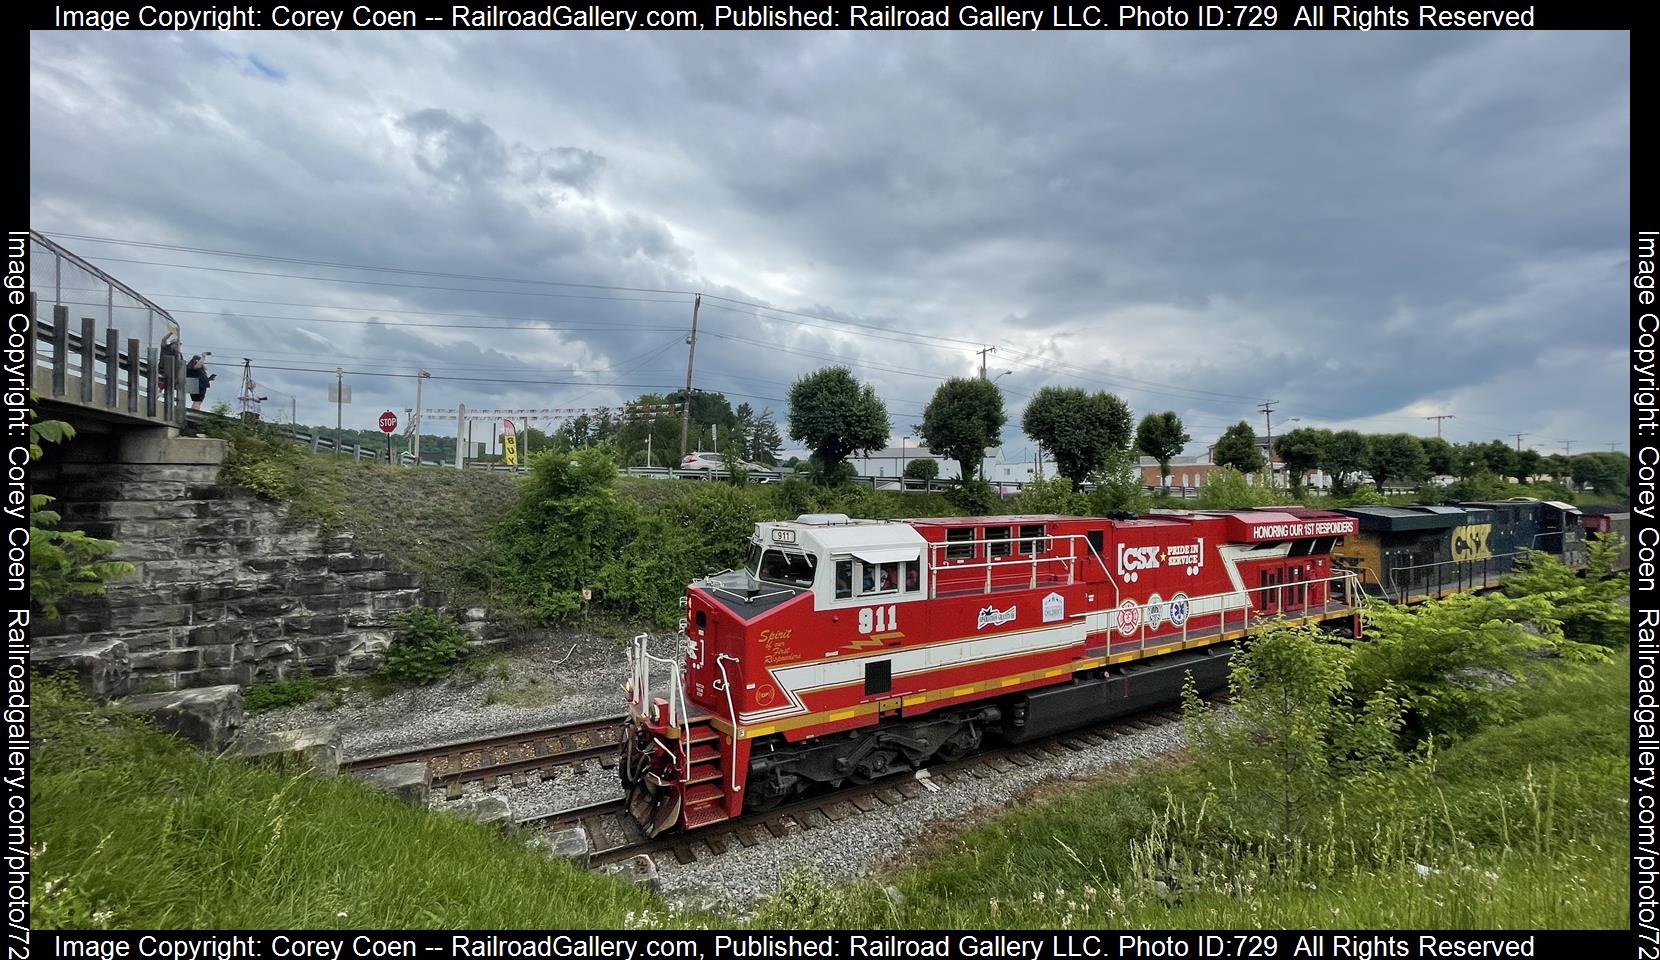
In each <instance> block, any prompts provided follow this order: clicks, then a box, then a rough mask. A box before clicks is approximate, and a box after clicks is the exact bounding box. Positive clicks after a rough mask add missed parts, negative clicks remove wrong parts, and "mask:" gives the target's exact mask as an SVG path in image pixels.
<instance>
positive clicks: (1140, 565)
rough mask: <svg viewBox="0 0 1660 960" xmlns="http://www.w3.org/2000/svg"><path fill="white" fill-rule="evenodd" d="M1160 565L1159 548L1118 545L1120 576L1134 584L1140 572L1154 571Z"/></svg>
mask: <svg viewBox="0 0 1660 960" xmlns="http://www.w3.org/2000/svg"><path fill="white" fill-rule="evenodd" d="M1158 565H1159V548H1158V547H1127V546H1125V545H1124V544H1122V543H1121V544H1119V545H1118V575H1119V576H1121V577H1123V578H1124V579H1125V581H1127V582H1129V583H1134V582H1135V581H1136V579H1137V577H1138V576H1139V574H1137V573H1136V571H1138V570H1152V569H1155V568H1156V567H1157V566H1158Z"/></svg>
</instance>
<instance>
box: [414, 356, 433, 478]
mask: <svg viewBox="0 0 1660 960" xmlns="http://www.w3.org/2000/svg"><path fill="white" fill-rule="evenodd" d="M430 376H432V374H430V373H428V372H426V371H425V370H421V371H419V372H417V373H416V374H415V412H414V413H412V414H411V415H410V416H411V417H412V419H413V420H414V423H413V424H412V426H414V428H415V445H414V447H413V448H411V450H410V451H409V452H410V453H411V454H412V455H413V456H414V457H415V465H416V466H417V467H418V466H420V465H421V381H422V380H425V379H426V378H427V377H430Z"/></svg>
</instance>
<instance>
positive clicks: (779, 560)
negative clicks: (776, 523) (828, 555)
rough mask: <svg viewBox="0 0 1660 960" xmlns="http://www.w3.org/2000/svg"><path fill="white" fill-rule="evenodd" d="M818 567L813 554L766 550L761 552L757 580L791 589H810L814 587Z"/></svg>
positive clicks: (756, 572) (756, 573) (756, 574)
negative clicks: (814, 575)
mask: <svg viewBox="0 0 1660 960" xmlns="http://www.w3.org/2000/svg"><path fill="white" fill-rule="evenodd" d="M817 566H818V563H817V558H816V557H814V556H813V555H812V554H808V553H798V552H796V551H794V550H774V549H765V550H762V551H761V558H760V565H759V567H758V568H757V569H756V571H755V579H757V580H764V581H766V582H768V583H782V584H785V585H787V586H791V587H810V586H812V585H813V571H814V570H815V569H816V568H817Z"/></svg>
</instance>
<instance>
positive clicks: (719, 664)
mask: <svg viewBox="0 0 1660 960" xmlns="http://www.w3.org/2000/svg"><path fill="white" fill-rule="evenodd" d="M727 660H730V661H732V662H733V663H737V662H738V658H737V657H729V656H727V655H726V654H724V653H717V654H715V667H716V669H718V670H720V682H721V687H722V688H724V690H725V691H726V715H727V716H728V717H729V718H730V719H731V721H732V736H731V737H730V738H729V739H731V741H732V762H731V763H730V764H728V766H729V767H730V769H731V777H732V792H733V793H738V792H740V791H742V790H743V785H742V784H740V783H739V782H738V736H739V732H738V709H737V707H735V706H733V704H732V681H731V680H730V679H728V678H727V676H726V662H725V661H727ZM684 752H685V754H686V755H687V756H688V757H689V756H691V753H692V751H691V748H690V746H687V747H685V748H684ZM686 770H687V773H686V777H687V779H690V778H691V766H690V762H689V761H688V765H687V767H686Z"/></svg>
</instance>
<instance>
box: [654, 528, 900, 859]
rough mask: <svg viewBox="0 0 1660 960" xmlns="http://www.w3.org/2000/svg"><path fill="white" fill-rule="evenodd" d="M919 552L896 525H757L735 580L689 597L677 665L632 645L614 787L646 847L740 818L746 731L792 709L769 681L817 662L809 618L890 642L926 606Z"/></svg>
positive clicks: (792, 698) (793, 700) (797, 707)
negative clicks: (625, 794) (624, 795)
mask: <svg viewBox="0 0 1660 960" xmlns="http://www.w3.org/2000/svg"><path fill="white" fill-rule="evenodd" d="M923 549H924V545H923V540H922V537H921V536H920V535H919V534H917V532H916V531H915V530H914V529H913V528H911V527H910V526H908V525H906V524H903V523H892V522H885V521H869V520H852V519H850V518H848V517H846V516H844V515H841V514H817V515H812V514H809V515H803V516H801V517H799V518H797V519H796V520H794V521H780V522H776V523H760V524H757V525H756V528H755V533H754V534H753V535H752V536H751V538H750V541H749V544H748V547H747V550H746V555H745V560H744V564H743V566H741V567H738V568H735V569H732V570H726V571H723V572H721V573H718V574H715V575H713V576H709V577H705V578H703V579H700V580H697V581H694V582H693V583H692V584H691V585H690V587H689V588H688V589H687V593H686V599H685V601H684V602H685V606H686V619H685V620H683V621H681V626H680V632H679V640H680V650H679V651H677V654H678V655H677V656H674V657H670V658H663V657H658V656H654V655H653V654H652V653H651V652H650V651H649V650H647V649H646V646H647V645H646V640H645V638H644V637H641V638H638V639H637V640H636V643H635V649H634V651H633V654H632V665H631V674H630V686H629V689H628V691H627V692H628V701H629V712H630V719H631V724H630V733H629V734H628V737H629V739H628V742H627V743H626V744H625V751H624V752H625V756H626V757H627V762H625V763H624V764H623V768H622V776H623V780H624V784H625V786H626V787H627V789H628V790H629V794H630V804H631V808H632V809H633V811H634V814H635V819H636V820H637V821H639V822H640V823H641V824H642V825H643V826H644V827H645V829H646V830H647V832H648V833H653V834H655V833H657V832H661V831H662V830H666V829H669V828H670V827H673V826H676V825H679V826H683V827H688V828H689V827H693V826H701V825H704V824H706V823H712V822H716V821H718V820H721V819H726V818H728V817H731V816H736V815H737V813H738V812H739V811H740V810H742V809H743V807H744V806H745V802H746V800H748V799H749V798H748V797H747V796H746V793H745V791H746V788H747V786H748V785H747V784H746V782H745V780H746V778H745V773H746V771H747V769H748V767H749V765H750V759H749V758H750V749H751V745H752V742H753V738H754V734H755V731H757V730H758V729H761V730H764V729H767V727H766V723H765V722H766V721H768V720H769V719H772V718H776V717H778V716H781V715H786V714H791V713H799V712H801V710H802V709H803V708H802V703H801V700H800V696H799V695H798V694H797V693H796V688H795V687H794V686H792V685H789V684H786V683H780V682H778V676H777V675H778V673H780V672H782V673H784V674H786V675H789V676H790V679H791V680H794V679H796V677H795V676H794V675H790V673H789V670H788V668H789V665H790V664H791V663H794V662H797V661H800V660H803V659H807V658H817V657H821V656H825V655H827V654H826V652H825V651H824V650H822V649H820V648H819V647H818V646H817V645H818V644H822V641H821V640H819V639H818V638H817V632H816V631H815V630H814V629H813V623H812V620H813V617H814V615H815V614H821V613H823V612H824V611H831V613H830V618H831V621H832V622H838V623H839V622H841V620H842V619H843V618H844V617H845V618H847V619H848V620H850V621H851V622H856V623H857V624H858V625H859V626H860V628H861V630H862V632H863V633H864V634H866V635H867V636H868V637H869V638H870V640H869V642H871V643H875V644H876V645H878V646H880V644H881V642H883V641H885V640H890V639H892V640H894V641H897V639H898V638H901V637H903V634H902V633H900V632H899V631H898V629H897V623H898V621H899V618H900V613H899V611H900V609H901V608H902V606H903V605H904V604H907V603H909V602H910V601H914V600H920V599H922V598H924V597H925V596H926V590H927V586H928V574H927V571H926V570H925V569H924V564H923V562H922V561H923ZM828 655H830V656H834V655H835V651H830V653H829V654H828ZM654 672H655V678H656V682H655V683H653V676H654ZM800 672H801V671H796V673H797V674H799V673H800ZM872 672H873V673H874V672H875V671H872ZM874 681H876V677H874V676H872V677H871V678H866V679H865V682H866V685H867V689H874V687H876V686H880V683H879V682H874ZM670 688H672V689H670ZM746 728H747V729H746ZM770 785H771V787H772V788H773V790H774V792H775V793H776V792H778V791H780V790H783V789H785V788H792V787H793V786H794V784H793V783H782V782H779V781H777V780H776V778H775V781H773V782H770ZM750 805H751V806H753V805H755V801H751V802H750Z"/></svg>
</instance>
